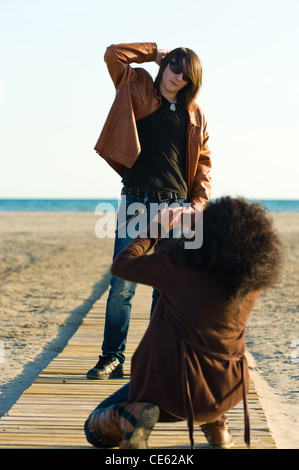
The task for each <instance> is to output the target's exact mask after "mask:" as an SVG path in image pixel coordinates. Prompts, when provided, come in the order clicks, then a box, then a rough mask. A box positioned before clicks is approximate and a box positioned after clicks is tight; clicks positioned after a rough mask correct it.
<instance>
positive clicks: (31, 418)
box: [0, 286, 276, 449]
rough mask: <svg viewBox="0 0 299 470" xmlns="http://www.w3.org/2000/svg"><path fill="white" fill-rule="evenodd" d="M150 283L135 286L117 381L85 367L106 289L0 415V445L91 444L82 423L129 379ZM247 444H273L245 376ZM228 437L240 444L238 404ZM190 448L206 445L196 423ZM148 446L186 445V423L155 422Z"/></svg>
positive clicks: (94, 352) (95, 343)
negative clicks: (90, 372) (62, 345)
mask: <svg viewBox="0 0 299 470" xmlns="http://www.w3.org/2000/svg"><path fill="white" fill-rule="evenodd" d="M151 292H152V290H151V289H150V288H147V287H144V286H138V287H137V291H136V296H135V298H134V301H133V309H132V319H131V325H130V332H129V336H128V341H127V350H126V358H127V360H126V362H125V366H124V372H125V377H124V379H121V380H109V381H108V380H105V381H97V380H88V379H86V375H85V374H86V372H87V370H88V369H90V368H91V367H92V366H93V365H94V364H95V363H96V361H97V359H98V355H99V352H100V345H101V341H102V332H103V328H104V319H105V306H106V298H107V292H106V293H105V294H104V295H103V296H102V298H101V299H99V300H98V301H97V302H96V303H95V304H94V306H93V308H92V309H91V310H90V311H89V313H88V314H87V315H86V317H85V318H84V320H83V322H82V324H81V326H80V327H79V329H78V330H77V331H76V333H75V334H74V335H73V336H72V338H71V339H70V340H69V342H68V344H67V346H66V347H65V349H64V350H63V351H62V352H61V353H60V354H59V355H58V356H57V357H56V358H55V359H54V360H53V361H52V362H51V363H50V364H49V365H48V366H47V367H46V369H44V370H43V371H42V373H41V374H40V375H39V376H38V378H37V379H36V380H35V382H34V383H33V384H32V385H31V386H30V387H29V388H28V389H27V390H25V391H24V393H23V394H22V395H21V396H20V398H19V399H18V401H17V402H16V403H15V404H14V406H13V407H12V408H11V409H10V411H9V413H8V414H7V415H5V416H3V417H2V418H1V419H0V449H1V448H2V449H3V448H6V449H7V448H10V449H11V448H14V449H16V448H22V449H25V448H27V449H28V448H34V449H37V448H44V449H45V448H46V449H74V448H76V449H78V448H80V449H82V448H86V449H87V448H93V447H92V446H91V445H90V444H89V443H88V442H87V441H86V439H85V434H84V431H83V425H84V422H85V420H86V419H87V417H88V416H89V414H90V413H91V412H92V411H93V409H94V408H95V407H96V406H97V405H98V404H99V403H100V402H101V401H102V400H103V399H104V398H106V397H108V396H109V395H110V394H111V393H113V392H114V391H116V390H118V389H119V388H120V387H121V386H122V385H124V384H125V383H126V382H127V381H128V380H129V373H130V358H131V356H132V354H133V352H134V350H135V348H136V347H137V345H138V343H139V341H140V339H141V337H142V335H143V332H144V331H145V329H146V326H147V324H148V318H149V308H150V303H151ZM248 405H249V411H250V423H251V448H252V449H269V448H276V445H275V441H274V439H273V437H272V436H271V433H270V431H269V428H268V424H267V420H266V417H265V414H264V411H263V409H262V407H261V404H260V402H259V400H258V396H257V394H256V391H255V388H254V383H253V382H252V381H251V385H250V392H249V395H248ZM226 416H227V418H228V419H229V428H230V431H231V433H232V435H233V438H234V443H235V445H234V447H232V449H245V448H246V446H245V445H244V440H243V434H244V421H243V405H242V403H240V404H239V405H238V406H236V407H235V408H234V409H233V410H231V411H230V412H229V413H227V414H226ZM194 440H195V448H207V442H206V439H205V437H204V435H203V433H202V432H201V430H200V429H199V427H198V426H195V428H194ZM149 447H150V448H154V449H159V448H160V449H184V448H185V449H189V448H190V443H189V435H188V429H187V424H186V422H180V423H169V424H165V423H158V424H157V425H156V426H155V429H154V431H153V432H152V434H151V437H150V439H149Z"/></svg>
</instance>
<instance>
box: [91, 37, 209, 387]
mask: <svg viewBox="0 0 299 470" xmlns="http://www.w3.org/2000/svg"><path fill="white" fill-rule="evenodd" d="M105 61H106V64H107V67H108V70H109V73H110V76H111V78H112V80H113V83H114V85H115V88H116V97H115V100H114V102H113V105H112V107H111V110H110V112H109V115H108V117H107V120H106V122H105V125H104V127H103V130H102V133H101V135H100V137H99V139H98V142H97V144H96V147H95V150H96V151H97V152H98V153H99V155H100V156H101V157H103V158H104V159H105V160H106V161H107V163H108V164H109V165H110V166H111V167H112V168H113V169H114V170H115V171H117V172H118V173H119V175H120V176H121V177H122V182H123V189H122V201H121V206H120V211H119V214H120V213H125V214H126V216H127V217H128V218H129V217H132V215H128V213H129V207H130V206H131V205H132V204H134V203H140V204H142V205H143V206H145V207H146V208H148V209H149V208H150V206H151V205H152V204H159V207H160V208H162V207H167V206H169V205H171V204H172V203H174V202H175V203H177V204H180V205H182V204H183V203H185V202H189V203H190V204H191V205H194V204H196V203H200V204H203V205H205V204H206V203H207V202H208V201H209V198H210V194H211V178H210V176H209V171H210V168H211V160H210V150H209V147H208V145H207V141H208V138H209V136H208V132H207V125H206V120H205V117H204V114H203V112H202V111H201V109H200V107H199V106H198V105H197V104H196V103H195V101H194V100H195V98H196V96H197V94H198V92H199V90H200V87H201V83H202V69H201V64H200V61H199V58H198V56H197V55H196V54H195V53H194V52H193V51H192V50H190V49H186V48H181V47H180V48H177V49H174V50H171V51H168V50H162V49H158V48H157V45H156V44H155V43H133V44H119V45H112V46H110V47H108V48H107V50H106V53H105ZM145 62H156V63H157V64H158V65H159V66H160V68H159V72H158V74H157V77H156V79H155V81H153V79H152V77H151V76H150V74H149V73H148V72H147V71H146V70H145V69H144V68H141V67H131V64H132V63H137V64H141V63H145ZM131 207H132V206H131ZM146 214H147V216H148V220H147V222H149V221H150V220H149V217H150V210H147V212H146ZM128 218H126V219H125V220H121V221H120V218H119V217H118V225H117V232H116V237H115V246H114V256H113V259H115V257H116V256H117V255H118V253H120V252H121V251H122V250H123V249H124V248H125V247H126V246H127V244H128V243H129V242H130V241H131V240H132V237H130V235H129V233H127V232H126V233H125V236H124V234H123V227H126V223H128V222H129V219H128ZM120 228H121V229H122V233H121V235H120V231H121V230H120ZM136 285H137V284H136V283H135V282H131V281H128V280H124V279H119V278H118V277H116V276H115V275H113V276H112V279H111V282H110V291H109V296H108V300H107V309H106V319H105V329H104V339H103V344H102V355H100V357H99V361H98V362H97V364H96V365H95V366H94V367H93V368H92V369H91V370H89V371H88V373H87V377H88V378H90V379H112V378H120V377H122V376H123V363H124V360H125V356H124V351H125V346H126V339H127V334H128V329H129V323H130V315H131V306H132V298H133V296H134V294H135V289H136ZM157 298H158V292H157V291H154V295H153V304H152V311H153V308H154V305H155V303H156V301H157Z"/></svg>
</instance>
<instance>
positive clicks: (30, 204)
mask: <svg viewBox="0 0 299 470" xmlns="http://www.w3.org/2000/svg"><path fill="white" fill-rule="evenodd" d="M251 201H252V200H249V202H251ZM258 201H259V202H260V203H262V204H263V205H264V206H266V207H267V209H268V210H269V211H270V212H299V199H298V200H258ZM102 203H108V204H109V206H108V209H109V207H110V208H111V210H114V211H117V209H118V205H119V200H118V199H0V212H95V209H96V207H97V205H98V204H102Z"/></svg>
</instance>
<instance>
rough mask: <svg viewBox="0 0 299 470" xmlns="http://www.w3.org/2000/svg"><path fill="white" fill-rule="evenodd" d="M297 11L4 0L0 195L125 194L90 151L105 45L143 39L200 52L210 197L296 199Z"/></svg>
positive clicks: (254, 1) (97, 128) (110, 91)
mask: <svg viewBox="0 0 299 470" xmlns="http://www.w3.org/2000/svg"><path fill="white" fill-rule="evenodd" d="M298 18H299V1H298V0H284V1H283V2H282V1H281V0H279V1H277V0H189V1H188V2H183V1H182V0H180V1H177V0H171V1H170V0H164V1H163V0H161V1H159V2H149V3H148V2H146V3H143V2H142V1H140V0H126V1H124V0H113V2H112V1H108V0H105V1H102V0H0V44H1V46H0V198H81V199H85V198H96V199H103V198H118V197H119V195H120V190H121V187H122V184H121V178H120V177H119V176H118V175H117V174H116V173H115V172H114V171H113V170H112V169H111V168H110V167H109V166H108V164H107V163H106V162H105V161H104V160H103V159H102V158H101V157H99V156H98V155H97V153H96V152H95V151H94V146H95V144H96V141H97V139H98V137H99V135H100V132H101V129H102V127H103V125H104V122H105V120H106V117H107V114H108V112H109V109H110V107H111V105H112V102H113V99H114V96H115V90H114V86H113V84H112V81H111V79H110V76H109V74H108V72H107V69H106V65H105V63H104V60H103V56H104V53H105V50H106V47H107V46H109V45H110V44H112V43H116V44H117V43H122V42H126V43H129V42H146V41H148V42H156V43H157V45H158V48H161V49H173V48H175V47H179V46H185V47H189V48H191V49H193V50H194V51H195V52H196V53H197V54H198V56H199V58H200V60H201V63H202V66H203V86H202V89H201V91H200V94H199V96H198V98H197V102H198V104H199V105H200V106H201V108H202V109H203V112H204V114H205V116H206V119H207V121H208V131H209V135H210V140H209V146H210V149H211V155H212V171H211V176H212V198H216V197H219V196H222V195H228V194H229V195H232V196H244V197H246V198H251V199H299V184H298V175H299V138H298V136H299V132H298V131H299V113H298V109H299V53H298V52H299V28H298ZM144 66H145V68H146V69H147V70H148V71H149V72H150V73H151V75H152V76H153V78H154V77H155V76H156V74H157V72H158V66H157V65H156V64H155V63H150V64H145V65H144Z"/></svg>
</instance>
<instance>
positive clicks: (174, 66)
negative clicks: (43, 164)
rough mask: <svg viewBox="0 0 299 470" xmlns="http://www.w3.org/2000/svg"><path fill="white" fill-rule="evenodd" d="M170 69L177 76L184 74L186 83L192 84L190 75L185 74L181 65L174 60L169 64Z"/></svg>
mask: <svg viewBox="0 0 299 470" xmlns="http://www.w3.org/2000/svg"><path fill="white" fill-rule="evenodd" d="M169 68H170V70H171V71H172V72H173V73H174V74H175V75H180V74H181V73H182V74H183V80H185V82H190V78H189V77H188V75H186V74H185V72H184V71H183V69H182V67H181V66H180V65H179V64H177V63H176V62H174V60H171V61H170V62H169Z"/></svg>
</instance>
